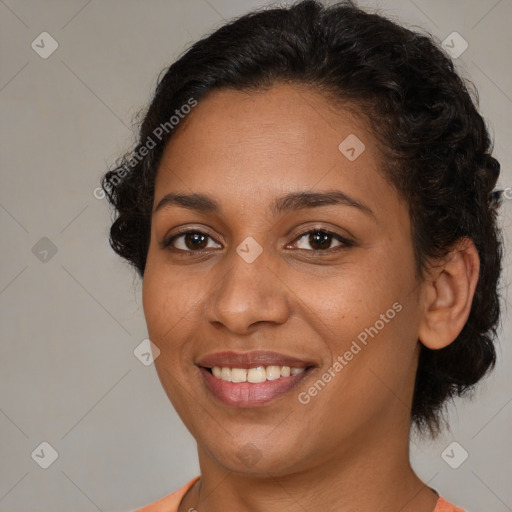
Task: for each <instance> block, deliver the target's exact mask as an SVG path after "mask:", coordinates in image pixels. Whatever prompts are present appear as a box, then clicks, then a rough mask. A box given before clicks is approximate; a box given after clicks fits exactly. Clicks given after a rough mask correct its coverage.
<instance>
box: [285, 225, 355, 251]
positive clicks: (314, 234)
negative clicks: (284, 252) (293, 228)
mask: <svg viewBox="0 0 512 512" xmlns="http://www.w3.org/2000/svg"><path fill="white" fill-rule="evenodd" d="M333 242H336V245H334V246H332V243H333ZM295 244H296V247H297V248H298V249H305V250H310V251H311V252H314V251H318V252H327V251H328V250H329V249H335V248H338V247H350V246H352V245H353V244H352V242H350V240H347V239H346V238H344V237H342V236H340V235H338V234H336V233H332V232H331V231H326V230H323V229H317V230H312V231H307V232H305V233H302V235H300V236H299V237H298V238H296V242H295Z"/></svg>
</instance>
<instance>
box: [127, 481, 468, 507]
mask: <svg viewBox="0 0 512 512" xmlns="http://www.w3.org/2000/svg"><path fill="white" fill-rule="evenodd" d="M198 480H199V477H198V476H196V477H195V478H194V479H192V480H191V481H190V482H188V483H186V484H185V485H184V486H183V487H180V488H179V489H178V490H177V491H175V492H173V493H172V494H170V495H169V496H167V497H166V498H163V499H161V500H159V501H156V502H155V503H153V504H151V505H148V506H147V507H143V508H139V509H137V510H135V512H178V506H179V504H180V502H181V500H182V498H183V496H185V494H186V492H187V491H188V490H189V489H190V488H191V487H192V486H193V485H194V484H195V483H196V482H197V481H198ZM190 512H192V511H190ZM432 512H464V510H463V509H461V508H459V507H456V506H455V505H452V504H451V503H448V502H447V501H446V500H445V499H444V498H442V497H441V496H439V499H438V500H437V505H436V508H435V510H433V511H432Z"/></svg>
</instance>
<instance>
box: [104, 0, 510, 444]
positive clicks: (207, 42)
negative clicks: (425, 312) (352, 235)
mask: <svg viewBox="0 0 512 512" xmlns="http://www.w3.org/2000/svg"><path fill="white" fill-rule="evenodd" d="M164 71H165V73H164V74H163V76H161V77H159V81H158V84H157V87H156V91H155V94H154V97H153V99H152V101H151V104H150V106H149V108H148V110H147V111H146V113H145V115H144V117H143V119H142V122H141V123H140V131H139V140H138V143H137V145H136V147H135V148H134V150H133V151H132V152H130V153H127V154H126V155H124V156H123V157H121V158H120V159H119V160H118V162H117V163H116V165H115V168H112V169H111V170H110V171H109V172H108V173H106V174H105V176H104V177H103V180H102V186H103V190H104V191H105V193H106V195H107V197H108V200H109V201H110V203H111V204H112V205H113V207H114V208H115V210H116V213H117V216H116V218H115V220H114V222H113V224H112V226H111V229H110V243H111V246H112V247H113V249H114V250H115V251H116V252H117V253H118V254H119V255H120V256H122V257H123V258H125V259H126V260H128V261H129V262H130V263H131V264H132V265H133V266H134V267H135V268H136V270H137V271H138V273H139V275H140V276H141V277H142V276H143V275H144V268H145V263H146V257H147V251H148V244H149V238H150V226H151V210H152V204H153V195H154V182H155V174H156V172H157V168H158V165H159V161H160V159H161V156H162V153H163V149H164V147H165V145H166V143H167V142H168V141H169V139H170V138H171V136H172V134H173V133H174V131H176V130H174V122H173V121H172V119H173V118H175V119H178V117H177V116H179V117H180V118H182V117H183V115H182V113H187V112H189V111H190V110H191V108H189V107H187V108H185V106H187V105H193V104H194V102H199V101H200V100H201V98H203V97H204V96H205V95H206V94H207V93H209V92H211V91H214V90H218V89H222V88H224V89H232V90H239V91H240V90H246V91H249V90H261V89H264V88H269V87H271V86H272V85H274V84H277V83H289V84H291V85H293V84H302V85H307V86H309V87H311V88H312V89H314V90H316V91H318V92H320V93H322V94H324V95H325V96H326V97H328V98H329V99H330V100H331V101H332V100H334V101H335V102H336V103H337V104H339V105H340V106H341V108H351V109H353V110H355V111H357V112H358V113H359V115H361V116H365V117H366V119H367V121H368V122H369V125H370V126H371V128H372V130H373V131H374V134H375V135H376V137H377V140H378V141H379V145H380V146H381V148H380V149H381V151H382V154H383V155H384V157H385V158H384V169H383V172H384V173H385V174H386V176H387V178H388V179H389V181H390V183H392V184H393V185H394V187H395V188H396V190H397V191H398V193H399V194H401V196H402V197H403V198H405V200H406V201H407V203H408V205H409V212H410V218H411V224H412V237H413V244H414V250H415V259H416V266H417V271H418V276H420V277H422V276H424V273H425V270H426V269H427V267H428V262H429V261H433V259H435V258H438V257H442V256H444V255H446V254H447V253H448V251H449V249H450V248H451V247H452V246H453V244H454V243H455V242H456V241H457V240H458V239H460V238H461V237H469V238H470V239H471V240H473V242H474V244H475V246H476V248H477V250H478V254H479V257H480V275H479V281H478V284H477V288H476V292H475V296H474V299H473V303H472V308H471V312H470V315H469V319H468V321H467V323H466V325H465V326H464V328H463V330H462V331H461V333H460V334H459V336H458V337H457V339H456V340H455V341H454V342H453V343H451V344H450V345H448V346H447V347H446V348H443V349H440V350H431V349H428V348H426V347H425V346H423V345H422V346H421V352H420V356H419V362H418V370H417V376H416V382H415V389H414V397H413V403H412V413H411V414H412V418H411V419H412V422H413V424H414V425H415V426H416V427H417V428H418V430H419V432H423V433H424V432H426V431H428V432H429V433H430V434H431V436H432V437H434V436H435V435H436V434H438V433H439V432H440V430H441V425H442V421H441V420H443V419H444V414H443V413H444V412H445V406H446V403H447V402H448V401H449V400H450V399H453V397H455V396H457V395H458V396H463V395H466V394H468V393H469V392H470V391H471V390H472V389H473V386H474V385H475V384H476V383H477V382H478V381H479V380H480V379H481V378H482V377H483V376H484V375H485V374H486V373H487V372H488V371H490V370H491V369H492V368H493V367H494V365H495V361H496V352H495V347H494V339H495V337H496V330H497V324H498V321H499V317H500V303H499V293H498V282H499V278H500V274H501V269H502V238H501V233H500V231H499V229H498V226H497V215H498V208H499V205H500V202H501V191H494V187H495V185H496V182H497V180H498V176H499V173H500V165H499V163H498V161H497V160H496V159H495V158H493V157H492V156H491V151H492V142H491V139H490V135H489V132H488V130H487V127H486V124H485V121H484V119H483V118H482V116H481V115H480V114H479V112H478V111H477V107H476V106H475V104H476V105H478V93H477V91H476V90H475V89H474V86H473V85H472V84H471V82H469V81H467V80H465V79H463V78H461V77H460V76H459V75H458V74H457V72H456V71H455V69H454V65H453V63H452V61H451V59H450V58H449V57H448V56H447V55H446V54H445V53H444V52H443V50H442V49H440V48H439V45H438V44H437V43H436V42H434V40H433V37H432V36H431V35H430V34H427V35H424V34H420V33H418V32H415V31H412V30H409V29H406V28H404V27H402V26H400V25H398V24H396V23H395V22H393V21H391V20H389V19H387V18H385V17H383V16H381V15H377V14H373V13H368V12H365V11H363V10H361V9H359V8H357V7H356V6H354V5H353V4H352V3H350V2H345V3H340V4H337V5H332V6H330V7H325V6H322V5H321V4H320V3H319V2H318V1H315V0H305V1H301V2H299V3H296V4H295V5H293V6H291V7H288V8H272V9H263V10H259V11H254V12H252V13H249V14H247V15H244V16H242V17H240V18H237V19H235V20H233V21H231V22H230V23H228V24H226V25H224V26H222V27H221V28H219V29H218V30H216V31H214V32H213V33H212V34H210V35H209V36H207V37H205V38H203V39H201V40H200V41H198V42H196V43H195V44H193V45H192V46H191V47H190V48H189V49H188V50H187V51H186V52H184V53H183V54H182V55H181V56H180V58H179V59H178V60H177V61H176V62H174V63H173V64H172V65H171V66H170V67H169V68H168V69H167V70H164ZM468 85H471V88H469V87H468ZM469 90H471V91H472V92H473V94H474V96H475V100H474V101H473V100H472V96H471V95H470V92H469ZM162 127H163V129H162Z"/></svg>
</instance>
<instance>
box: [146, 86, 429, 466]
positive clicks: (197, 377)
mask: <svg viewBox="0 0 512 512" xmlns="http://www.w3.org/2000/svg"><path fill="white" fill-rule="evenodd" d="M181 123H182V125H181V126H179V127H178V128H179V131H177V132H176V134H175V136H174V137H173V138H172V140H171V141H170V143H169V144H168V146H167V148H166V150H165V153H164V155H163V159H162V161H161V165H160V168H159V170H158V173H157V177H156V184H155V198H154V211H153V218H152V227H151V242H150V247H149V252H148V258H147V266H146V270H145V274H144V280H143V304H144V312H145V316H146V321H147V325H148V331H149V337H150V339H151V340H152V341H153V343H154V344H155V345H157V346H158V348H159V349H160V351H161V353H160V355H159V357H157V359H156V360H155V365H156V368H157V371H158V375H159V378H160V380H161V382H162V385H163V387H164V389H165V391H166V393H167V394H168V396H169V398H170V400H171V401H172V403H173V404H174V406H175V408H176V410H177V412H178V413H179V415H180V416H181V418H182V419H183V421H184V423H185V424H186V426H187V427H188V429H189V430H190V431H191V433H192V434H193V436H194V437H195V438H196V440H197V443H198V448H199V452H200V455H202V457H203V460H208V461H209V462H210V463H213V464H218V465H220V466H223V467H224V468H226V469H229V470H231V471H238V472H246V473H252V474H259V473H265V472H270V473H272V474H274V475H279V474H283V475H284V474H287V473H290V472H292V471H294V472H295V471H299V470H301V469H307V468H311V467H314V466H316V465H318V464H322V463H328V462H329V461H335V460H336V459H337V460H338V461H339V457H340V456H341V455H343V456H345V457H346V456H348V455H349V454H350V453H351V452H352V451H356V450H358V451H361V450H365V449H368V450H370V449H375V447H378V446H381V444H382V443H383V442H384V441H385V442H386V443H391V444H393V439H394V438H397V439H398V438H399V439H400V441H397V442H400V443H402V442H404V441H403V439H404V438H406V436H407V432H408V428H409V414H410V411H409V407H410V401H411V396H412V390H413V385H414V377H415V372H416V362H417V356H418V343H417V339H418V326H419V321H420V315H421V294H420V291H421V287H420V285H419V283H418V281H416V277H415V265H414V256H413V246H412V240H411V227H410V219H409V215H408V208H407V205H406V203H405V202H403V201H402V200H401V199H400V198H399V196H398V195H397V193H396V191H395V190H394V189H393V188H392V186H391V185H390V184H389V183H388V182H387V181H386V179H385V178H384V176H383V173H382V171H381V164H380V154H379V153H378V150H377V146H376V141H375V139H374V137H373V136H372V133H371V131H369V129H368V128H367V127H366V126H365V124H364V123H363V122H362V121H361V120H358V119H356V118H354V117H352V116H350V115H348V114H347V113H346V112H344V111H342V110H340V109H339V108H338V109H335V107H334V106H331V105H330V104H329V102H328V101H327V100H326V99H325V98H324V97H322V96H320V95H318V94H317V93H315V92H313V91H311V90H308V89H306V88H304V87H299V86H294V87H291V86H289V85H278V86H274V87H273V88H271V89H270V90H268V91H266V92H263V91H260V92H257V93H254V92H253V93H242V92H238V91H227V90H223V91H215V92H213V93H212V94H210V95H209V96H208V97H206V98H204V99H203V100H202V101H201V102H200V103H199V104H198V105H197V106H196V107H195V108H194V109H193V111H192V112H191V113H190V114H189V115H188V118H186V119H185V120H184V121H181ZM340 144H341V146H340ZM362 144H364V148H363V146H362ZM171 194H172V195H171ZM176 195H177V196H179V197H178V198H176V197H175V196H176ZM185 231H187V232H189V234H188V235H187V234H183V233H184V232H185ZM213 367H218V368H219V369H215V368H213ZM272 367H273V368H272ZM287 367H291V368H292V369H291V370H288V369H287ZM221 368H225V369H224V370H221ZM232 368H235V370H232ZM293 368H296V370H293ZM289 372H291V374H292V375H290V376H287V375H288V373H289ZM214 374H215V375H214ZM294 374H295V375H294ZM244 378H249V380H250V381H252V382H229V379H233V380H244Z"/></svg>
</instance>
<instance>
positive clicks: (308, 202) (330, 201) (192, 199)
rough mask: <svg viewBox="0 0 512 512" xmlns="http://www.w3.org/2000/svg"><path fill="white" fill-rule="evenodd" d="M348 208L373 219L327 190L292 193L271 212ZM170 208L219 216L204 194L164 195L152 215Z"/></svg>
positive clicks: (355, 202) (346, 198)
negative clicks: (175, 207)
mask: <svg viewBox="0 0 512 512" xmlns="http://www.w3.org/2000/svg"><path fill="white" fill-rule="evenodd" d="M332 205H338V206H350V207H352V208H357V209H358V210H360V211H361V212H363V213H365V214H366V215H369V216H370V217H373V219H374V220H376V218H375V214H374V213H373V211H372V210H371V209H370V208H369V207H368V206H366V205H365V204H364V203H362V202H361V201H359V200H357V199H354V198H352V197H350V196H349V195H347V194H345V193H344V192H341V191H340V190H327V191H325V192H292V193H289V194H286V195H284V196H282V197H279V198H278V199H276V200H275V201H274V202H273V203H272V205H271V210H272V213H273V214H274V215H279V214H282V213H286V212H290V211H298V210H305V209H308V208H316V207H319V206H332ZM170 206H179V207H181V208H186V209H188V210H195V211H198V212H202V213H213V214H219V213H220V212H221V207H220V205H219V203H218V202H217V201H216V200H215V199H213V198H212V197H210V196H207V195H205V194H174V193H169V194H167V195H165V196H164V197H163V198H162V199H161V200H160V201H159V203H158V205H157V206H156V208H155V209H154V211H153V213H156V212H158V211H159V210H162V209H163V208H167V207H170Z"/></svg>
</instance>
